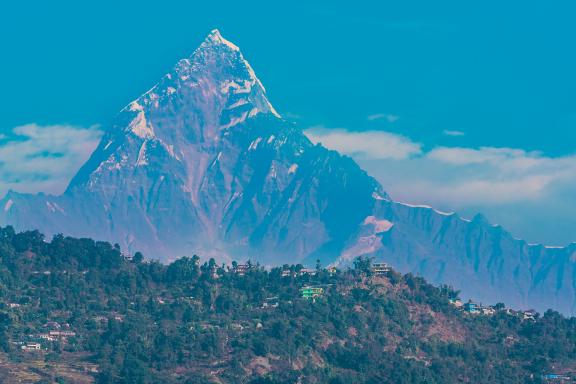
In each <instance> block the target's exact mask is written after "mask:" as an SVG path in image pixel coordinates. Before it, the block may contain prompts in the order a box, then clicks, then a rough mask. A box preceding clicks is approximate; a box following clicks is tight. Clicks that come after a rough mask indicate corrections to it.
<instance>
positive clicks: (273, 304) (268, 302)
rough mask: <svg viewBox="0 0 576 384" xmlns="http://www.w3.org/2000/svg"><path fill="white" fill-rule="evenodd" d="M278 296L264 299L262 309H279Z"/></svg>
mask: <svg viewBox="0 0 576 384" xmlns="http://www.w3.org/2000/svg"><path fill="white" fill-rule="evenodd" d="M278 305H279V303H278V296H274V297H268V298H266V299H264V302H263V303H262V308H278Z"/></svg>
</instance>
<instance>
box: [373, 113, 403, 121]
mask: <svg viewBox="0 0 576 384" xmlns="http://www.w3.org/2000/svg"><path fill="white" fill-rule="evenodd" d="M366 119H368V120H370V121H374V120H383V119H384V120H386V121H388V122H389V123H394V122H396V121H398V120H399V119H400V116H398V115H392V114H388V113H375V114H373V115H368V116H367V117H366Z"/></svg>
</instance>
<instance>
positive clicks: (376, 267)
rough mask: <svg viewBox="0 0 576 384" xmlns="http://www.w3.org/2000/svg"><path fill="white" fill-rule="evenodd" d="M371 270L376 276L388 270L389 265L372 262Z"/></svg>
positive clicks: (384, 273)
mask: <svg viewBox="0 0 576 384" xmlns="http://www.w3.org/2000/svg"><path fill="white" fill-rule="evenodd" d="M371 271H372V273H373V274H374V275H376V276H383V275H386V274H387V273H388V272H390V266H389V265H388V264H386V263H374V264H372V267H371Z"/></svg>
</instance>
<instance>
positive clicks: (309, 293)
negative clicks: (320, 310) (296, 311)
mask: <svg viewBox="0 0 576 384" xmlns="http://www.w3.org/2000/svg"><path fill="white" fill-rule="evenodd" d="M300 295H301V296H302V298H304V299H315V298H317V297H322V295H324V288H322V287H302V288H300Z"/></svg>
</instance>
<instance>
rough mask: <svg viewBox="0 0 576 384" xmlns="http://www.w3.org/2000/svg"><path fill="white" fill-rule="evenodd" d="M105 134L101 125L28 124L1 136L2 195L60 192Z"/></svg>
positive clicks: (0, 186)
mask: <svg viewBox="0 0 576 384" xmlns="http://www.w3.org/2000/svg"><path fill="white" fill-rule="evenodd" d="M101 135H102V133H101V131H100V130H99V129H98V126H92V127H89V128H83V127H77V126H73V125H65V124H59V125H44V126H43V125H38V124H26V125H21V126H18V127H15V128H13V129H12V130H11V131H10V133H9V134H8V135H2V137H0V196H4V194H5V193H6V192H7V191H8V190H10V189H12V190H15V191H18V192H29V193H34V192H45V193H53V194H58V193H61V192H62V191H64V189H65V188H66V186H67V184H68V182H69V181H70V179H71V178H72V176H73V175H74V173H76V171H77V170H78V169H79V168H80V167H81V166H82V164H83V163H84V162H85V161H86V160H87V159H88V157H89V156H90V154H91V153H92V151H93V150H94V148H96V145H97V144H98V142H99V140H100V137H101Z"/></svg>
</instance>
